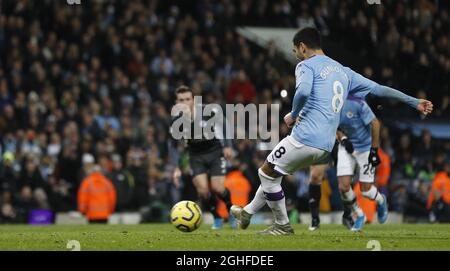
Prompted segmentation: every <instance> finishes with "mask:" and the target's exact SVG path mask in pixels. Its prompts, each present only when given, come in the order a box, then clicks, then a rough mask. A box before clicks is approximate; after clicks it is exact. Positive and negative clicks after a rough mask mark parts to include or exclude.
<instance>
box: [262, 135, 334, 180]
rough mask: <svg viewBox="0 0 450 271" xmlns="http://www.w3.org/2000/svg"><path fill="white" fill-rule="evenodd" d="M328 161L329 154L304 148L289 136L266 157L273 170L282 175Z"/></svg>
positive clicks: (304, 146) (311, 148)
mask: <svg viewBox="0 0 450 271" xmlns="http://www.w3.org/2000/svg"><path fill="white" fill-rule="evenodd" d="M328 161H329V152H327V151H324V150H321V149H317V148H314V147H310V146H306V145H304V144H302V143H300V142H298V141H297V140H295V139H294V138H293V137H292V136H290V135H289V136H287V137H285V138H284V139H283V140H281V141H280V142H279V143H278V144H277V146H276V147H275V148H274V149H273V150H272V152H271V153H270V154H269V156H268V157H267V162H269V163H271V164H273V165H275V167H274V169H275V170H276V171H278V172H279V173H281V174H283V175H291V174H293V173H294V172H295V171H297V170H299V169H302V168H307V167H309V166H312V165H318V164H326V163H328Z"/></svg>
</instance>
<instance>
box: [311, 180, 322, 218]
mask: <svg viewBox="0 0 450 271" xmlns="http://www.w3.org/2000/svg"><path fill="white" fill-rule="evenodd" d="M320 197H321V191H320V185H317V184H309V209H310V211H311V217H312V218H313V219H319V204H320Z"/></svg>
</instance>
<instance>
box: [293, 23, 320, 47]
mask: <svg viewBox="0 0 450 271" xmlns="http://www.w3.org/2000/svg"><path fill="white" fill-rule="evenodd" d="M292 42H293V43H294V46H295V47H298V46H299V45H300V42H303V43H304V44H305V45H306V46H308V47H309V48H311V49H320V48H322V41H321V38H320V32H319V30H317V28H314V27H305V28H303V29H300V30H299V31H297V33H295V35H294V38H293V39H292Z"/></svg>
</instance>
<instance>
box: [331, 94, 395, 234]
mask: <svg viewBox="0 0 450 271" xmlns="http://www.w3.org/2000/svg"><path fill="white" fill-rule="evenodd" d="M339 129H340V130H339V131H338V132H337V137H338V139H339V141H340V144H339V147H338V158H337V175H338V180H339V191H340V193H341V199H342V203H343V204H344V215H343V217H342V222H343V224H344V225H345V226H347V227H348V228H350V229H351V230H352V231H359V230H361V229H362V227H363V226H364V223H365V222H366V216H365V215H364V213H363V211H362V210H361V208H360V207H359V205H358V203H357V201H356V198H355V194H354V193H353V190H352V187H351V182H352V179H353V176H354V175H355V170H356V169H358V172H357V174H356V176H358V177H359V178H358V180H359V181H360V184H361V194H362V196H363V197H366V198H368V199H370V200H375V201H376V202H377V206H378V208H377V212H378V221H379V222H380V223H384V222H385V221H386V219H387V203H386V199H385V197H384V196H383V195H382V194H380V193H378V190H377V188H376V187H375V186H374V185H373V182H374V177H375V168H376V166H377V165H378V164H379V163H380V158H379V156H378V146H379V134H380V123H379V121H378V120H377V118H376V117H375V115H374V114H373V112H372V110H371V109H370V107H369V106H368V105H367V103H366V102H365V101H364V100H361V99H357V98H354V97H351V96H349V97H348V99H347V101H346V103H345V105H344V108H343V109H342V114H341V122H340V124H339ZM352 212H353V213H355V214H356V220H355V221H353V218H352V216H351V214H352Z"/></svg>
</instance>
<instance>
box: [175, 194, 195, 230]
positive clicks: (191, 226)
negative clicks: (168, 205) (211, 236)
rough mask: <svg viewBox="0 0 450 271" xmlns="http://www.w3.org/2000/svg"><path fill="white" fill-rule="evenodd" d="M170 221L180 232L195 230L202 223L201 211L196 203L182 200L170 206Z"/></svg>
mask: <svg viewBox="0 0 450 271" xmlns="http://www.w3.org/2000/svg"><path fill="white" fill-rule="evenodd" d="M170 221H171V222H172V224H173V225H174V226H175V227H176V228H177V229H179V230H180V231H182V232H191V231H195V230H196V229H198V228H199V227H200V224H201V223H202V211H201V209H200V207H199V206H198V205H197V203H195V202H193V201H189V200H183V201H180V202H178V203H177V204H175V205H174V206H173V207H172V210H171V211H170Z"/></svg>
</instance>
